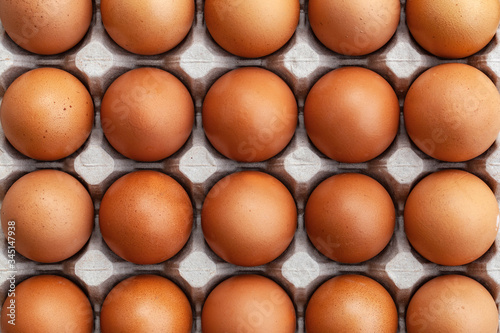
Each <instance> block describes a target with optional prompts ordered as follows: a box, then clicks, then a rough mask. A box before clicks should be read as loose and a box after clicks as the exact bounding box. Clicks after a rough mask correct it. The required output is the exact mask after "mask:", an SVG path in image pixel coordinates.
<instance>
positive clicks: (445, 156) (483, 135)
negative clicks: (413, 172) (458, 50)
mask: <svg viewBox="0 0 500 333" xmlns="http://www.w3.org/2000/svg"><path fill="white" fill-rule="evenodd" d="M404 119H405V126H406V131H407V132H408V135H409V136H410V138H411V139H412V141H413V142H414V143H415V144H416V145H417V147H418V148H420V149H421V150H422V151H423V152H424V153H426V154H427V155H429V156H431V157H434V158H436V159H439V160H442V161H447V162H461V161H466V160H470V159H472V158H474V157H477V156H479V155H481V154H482V153H484V152H485V151H486V150H487V149H488V148H489V147H490V146H491V145H492V144H493V142H495V140H496V138H497V136H498V132H499V130H500V94H499V93H498V90H497V88H496V86H495V84H493V82H492V81H491V80H490V79H489V78H488V77H487V76H486V75H485V74H484V73H482V72H481V71H480V70H478V69H476V68H474V67H472V66H469V65H465V64H458V63H448V64H442V65H438V66H435V67H432V68H431V69H429V70H427V71H425V72H424V73H423V74H422V75H420V76H419V77H418V78H417V79H416V80H415V82H413V84H412V85H411V86H410V89H409V90H408V93H407V94H406V98H405V103H404Z"/></svg>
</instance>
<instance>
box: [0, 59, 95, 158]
mask: <svg viewBox="0 0 500 333" xmlns="http://www.w3.org/2000/svg"><path fill="white" fill-rule="evenodd" d="M0 120H1V123H2V128H3V131H4V133H5V137H6V138H7V140H9V142H10V143H11V144H12V145H13V146H14V148H16V149H17V150H18V151H20V152H21V153H23V154H24V155H26V156H28V157H31V158H34V159H37V160H44V161H50V160H58V159H61V158H64V157H66V156H69V155H71V154H72V153H74V152H75V151H76V150H77V149H78V148H80V147H81V146H82V145H83V143H84V142H85V140H87V137H88V136H89V134H90V131H91V129H92V124H93V122H94V104H93V102H92V97H91V96H90V94H89V92H88V90H87V88H85V86H84V85H83V84H82V83H81V82H80V81H79V80H78V79H77V78H76V77H74V76H73V75H71V74H70V73H68V72H66V71H63V70H61V69H57V68H38V69H34V70H31V71H29V72H27V73H24V74H23V75H21V76H20V77H18V78H17V79H16V80H15V81H14V82H13V83H12V84H11V85H10V86H9V88H8V89H7V91H6V92H5V95H4V97H3V100H2V104H1V106H0Z"/></svg>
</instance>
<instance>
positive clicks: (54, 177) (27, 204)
mask: <svg viewBox="0 0 500 333" xmlns="http://www.w3.org/2000/svg"><path fill="white" fill-rule="evenodd" d="M1 220H2V230H3V233H4V236H5V237H6V239H7V241H11V240H12V239H14V243H15V248H16V251H17V252H18V253H20V254H22V255H23V256H25V257H27V258H28V259H31V260H35V261H39V262H43V263H53V262H59V261H61V260H65V259H67V258H69V257H71V256H72V255H74V254H75V253H77V252H78V251H80V249H81V248H82V247H83V246H84V245H85V243H87V240H88V239H89V238H90V234H91V233H92V229H93V228H94V205H93V203H92V199H91V197H90V194H89V193H88V192H87V190H86V189H85V187H83V185H82V184H81V183H80V182H79V181H78V180H76V179H75V178H74V177H72V176H70V175H69V174H67V173H65V172H62V171H57V170H38V171H34V172H31V173H28V174H26V175H24V176H23V177H21V178H19V179H18V180H17V181H16V182H15V183H14V184H13V185H12V186H11V187H10V188H9V190H8V191H7V193H6V194H5V197H4V199H3V202H2V209H1Z"/></svg>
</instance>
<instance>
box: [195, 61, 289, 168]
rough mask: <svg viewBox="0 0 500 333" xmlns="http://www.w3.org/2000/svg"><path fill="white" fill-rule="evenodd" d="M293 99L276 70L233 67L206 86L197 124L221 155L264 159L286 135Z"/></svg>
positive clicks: (277, 149) (243, 159)
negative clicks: (208, 87)
mask: <svg viewBox="0 0 500 333" xmlns="http://www.w3.org/2000/svg"><path fill="white" fill-rule="evenodd" d="M297 118H298V112H297V102H296V101H295V97H294V95H293V92H292V91H291V90H290V88H289V87H288V85H287V84H286V83H285V82H284V81H283V80H282V79H281V78H280V77H279V76H277V75H276V74H274V73H272V72H270V71H268V70H265V69H263V68H257V67H246V68H239V69H235V70H233V71H231V72H229V73H226V74H225V75H223V76H222V77H221V78H219V79H218V80H217V81H216V82H215V83H214V84H213V85H212V87H210V90H209V91H208V93H207V95H206V96H205V100H204V102H203V111H202V119H203V129H204V130H205V134H206V135H207V138H208V140H209V141H210V143H211V144H212V145H213V146H214V147H215V149H217V150H218V151H219V152H220V153H221V154H223V155H224V156H226V157H229V158H231V159H233V160H236V161H240V162H259V161H263V160H267V159H269V158H271V157H273V156H275V155H276V154H278V153H279V152H280V151H282V150H283V149H284V148H285V147H286V145H287V144H288V143H289V142H290V140H291V139H292V137H293V135H294V132H295V128H296V127H297Z"/></svg>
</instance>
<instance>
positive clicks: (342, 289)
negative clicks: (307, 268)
mask: <svg viewBox="0 0 500 333" xmlns="http://www.w3.org/2000/svg"><path fill="white" fill-rule="evenodd" d="M305 325H306V331H307V333H324V332H338V333H343V332H345V333H351V332H384V333H396V332H397V331H398V310H397V308H396V304H394V300H393V299H392V297H391V295H390V294H389V292H388V291H387V290H386V289H385V288H384V287H383V286H382V285H381V284H380V283H378V282H377V281H375V280H373V279H371V278H369V277H366V276H363V275H356V274H348V275H340V276H336V277H334V278H332V279H330V280H328V281H326V282H325V283H323V284H322V285H321V286H320V287H319V288H318V289H316V291H315V292H314V294H313V295H312V296H311V299H310V300H309V303H308V304H307V308H306V313H305Z"/></svg>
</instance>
